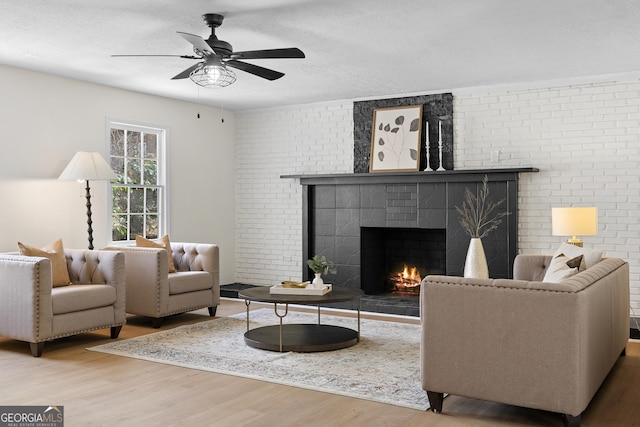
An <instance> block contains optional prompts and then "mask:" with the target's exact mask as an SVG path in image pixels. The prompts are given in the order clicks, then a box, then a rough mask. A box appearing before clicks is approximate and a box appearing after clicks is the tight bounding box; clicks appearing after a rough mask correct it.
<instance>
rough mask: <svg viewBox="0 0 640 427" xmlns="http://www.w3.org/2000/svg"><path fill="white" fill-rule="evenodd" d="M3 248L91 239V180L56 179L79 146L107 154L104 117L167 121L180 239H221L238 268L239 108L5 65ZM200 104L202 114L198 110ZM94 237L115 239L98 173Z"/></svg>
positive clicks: (226, 259) (226, 260) (229, 275)
mask: <svg viewBox="0 0 640 427" xmlns="http://www.w3.org/2000/svg"><path fill="white" fill-rule="evenodd" d="M0 94H1V96H0V123H1V124H0V203H1V204H2V208H0V251H15V250H17V246H16V242H17V241H22V242H25V243H27V244H31V245H34V246H44V245H45V244H48V243H50V242H52V241H53V240H55V239H57V238H58V237H62V239H63V243H64V245H65V247H70V248H84V247H86V246H87V244H88V243H87V232H86V230H87V225H86V209H85V202H86V200H85V198H84V186H83V185H82V184H78V183H76V182H69V181H58V180H57V177H58V175H59V174H60V172H62V170H63V169H64V167H65V166H66V164H67V163H68V161H69V160H70V159H71V157H73V155H74V154H75V152H76V151H99V152H101V153H103V155H106V151H107V142H106V140H105V138H106V130H105V124H106V120H107V118H110V119H118V120H122V121H125V122H132V123H138V124H150V125H155V126H159V127H166V128H168V129H169V132H168V144H167V153H168V159H169V188H170V208H169V209H170V229H169V237H170V238H171V240H174V241H197V242H213V243H216V244H218V245H220V247H221V250H220V256H221V282H222V283H230V282H233V281H234V280H235V279H234V272H235V236H234V226H233V224H234V217H235V197H234V187H233V182H232V180H230V178H229V177H233V176H234V170H235V146H234V141H235V131H236V124H235V117H234V116H233V114H230V113H227V114H225V122H224V124H223V123H221V121H220V117H221V114H220V111H219V110H217V109H213V108H208V107H204V106H197V105H195V104H190V103H185V102H180V101H175V100H169V99H166V98H160V97H155V96H149V95H144V94H141V93H136V92H130V91H124V90H118V89H113V88H108V87H105V86H99V85H94V84H90V83H84V82H79V81H76V80H70V79H65V78H60V77H55V76H51V75H47V74H42V73H35V72H31V71H27V70H22V69H16V68H11V67H6V66H0ZM198 111H200V115H201V118H200V119H198V118H197V117H196V114H197V112H198ZM91 188H92V196H93V197H92V205H93V206H92V211H93V217H92V219H93V229H94V246H95V247H96V248H100V247H101V246H104V245H106V244H107V243H108V240H109V239H110V230H109V229H108V222H107V221H108V210H107V206H106V203H107V195H106V192H107V184H106V183H104V182H92V184H91Z"/></svg>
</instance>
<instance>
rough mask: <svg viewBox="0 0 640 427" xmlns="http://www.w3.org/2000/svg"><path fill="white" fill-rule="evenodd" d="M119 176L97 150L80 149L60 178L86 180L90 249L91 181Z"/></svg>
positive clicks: (91, 244) (91, 246)
mask: <svg viewBox="0 0 640 427" xmlns="http://www.w3.org/2000/svg"><path fill="white" fill-rule="evenodd" d="M116 178H117V176H116V174H115V173H114V172H113V170H111V167H110V166H109V165H108V164H107V162H106V161H105V160H104V158H103V157H102V156H101V155H100V153H97V152H86V151H78V152H77V153H76V155H75V156H73V159H71V161H70V162H69V164H68V165H67V167H66V168H64V170H63V171H62V173H61V174H60V176H59V177H58V179H61V180H77V181H85V183H86V187H85V190H86V194H85V197H86V198H87V225H88V228H87V232H88V233H89V249H93V227H92V226H91V224H92V223H93V221H91V188H90V187H89V181H96V180H100V181H104V180H110V179H116Z"/></svg>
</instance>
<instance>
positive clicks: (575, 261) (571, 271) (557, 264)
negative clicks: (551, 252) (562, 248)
mask: <svg viewBox="0 0 640 427" xmlns="http://www.w3.org/2000/svg"><path fill="white" fill-rule="evenodd" d="M583 259H584V257H583V256H582V255H579V256H577V257H575V258H571V259H570V258H568V257H567V256H566V255H565V254H559V255H558V256H554V257H553V259H552V260H551V264H549V268H547V272H546V273H545V275H544V279H542V281H543V282H551V283H558V282H561V281H563V280H564V279H568V278H569V277H571V276H573V275H575V274H577V273H578V271H580V267H579V266H580V264H581V263H582V260H583Z"/></svg>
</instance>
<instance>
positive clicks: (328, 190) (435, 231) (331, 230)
mask: <svg viewBox="0 0 640 427" xmlns="http://www.w3.org/2000/svg"><path fill="white" fill-rule="evenodd" d="M522 172H537V169H535V168H517V169H500V170H461V171H445V172H438V173H435V172H434V173H429V172H415V173H414V172H398V173H362V174H360V173H354V174H338V175H287V176H283V177H282V178H296V179H299V180H300V184H301V185H302V269H303V271H302V277H303V278H305V279H307V280H309V279H311V278H312V275H311V270H309V269H308V267H307V265H306V260H307V259H309V258H311V257H313V255H325V256H326V257H327V259H329V260H332V261H334V262H335V264H336V265H337V267H338V273H337V274H335V275H331V276H329V277H328V280H329V281H330V282H331V283H333V285H334V286H340V287H345V288H351V289H364V292H365V295H364V296H363V298H362V309H363V310H365V311H375V312H383V313H392V314H401V315H410V316H418V315H419V309H418V305H417V303H416V301H417V300H418V298H416V297H414V296H411V295H401V296H395V295H394V294H393V293H392V292H391V293H389V292H387V290H386V287H387V286H388V285H385V284H384V281H385V278H386V277H387V276H388V274H389V273H394V271H391V270H396V269H404V264H407V267H408V268H411V267H414V266H415V267H417V269H418V272H419V274H420V275H421V277H424V276H425V275H428V274H447V275H452V276H462V274H463V269H464V260H465V256H466V252H467V248H468V246H469V236H467V235H466V234H465V233H464V231H463V230H462V228H461V227H460V226H459V214H458V212H457V210H456V206H459V205H461V204H462V201H463V199H464V193H465V190H466V189H467V188H470V189H471V190H473V189H474V188H476V189H477V188H479V186H480V185H482V181H483V179H484V177H485V175H486V176H488V178H489V185H490V188H491V194H492V195H494V197H496V198H497V199H500V198H505V199H506V203H505V204H504V205H503V206H502V207H501V209H505V210H508V211H509V212H511V215H509V216H507V217H506V218H505V221H504V222H503V223H502V224H501V225H500V227H499V228H498V229H496V230H495V231H494V232H493V233H492V234H491V236H490V238H487V239H485V240H484V241H483V245H484V250H485V254H486V256H487V261H488V264H489V272H490V274H491V277H493V278H510V277H513V276H512V268H513V259H514V258H515V255H516V253H517V249H518V248H517V241H518V223H517V219H518V215H517V212H518V203H517V201H518V175H519V174H520V173H522ZM378 228H379V229H388V230H392V231H390V233H394V235H395V234H396V233H399V234H400V235H401V236H402V237H400V238H396V237H393V238H391V240H392V242H386V240H387V239H388V237H385V233H389V232H386V231H385V232H380V233H382V237H381V236H380V235H379V234H378V232H379V230H376V231H374V229H378ZM370 232H371V233H373V234H374V237H371V236H368V234H369V233H370ZM363 234H364V235H365V236H363ZM376 234H378V235H377V236H376ZM416 236H417V237H416ZM394 239H395V240H396V242H395V243H394V242H393V240H394ZM398 240H399V241H400V242H401V243H402V245H409V246H411V245H413V246H414V247H411V248H410V249H408V250H407V252H408V256H403V257H402V259H394V256H395V252H396V251H397V245H398ZM367 241H369V242H371V241H373V243H367ZM363 242H364V244H363ZM424 242H429V243H428V244H426V246H427V248H426V249H425V248H422V247H421V246H420V244H421V243H424ZM443 242H444V243H443ZM386 246H389V247H391V248H393V249H385V250H384V251H383V250H382V249H379V248H380V247H386ZM421 251H425V252H421ZM416 253H417V254H418V255H415V254H416ZM412 257H415V258H417V259H414V258H412ZM381 259H384V264H385V265H387V264H391V266H383V265H382V264H383V263H382V262H380V260H381ZM372 260H375V261H372ZM425 260H429V261H428V262H425ZM368 261H371V262H372V264H367V265H365V266H364V267H362V266H361V265H360V264H361V262H368ZM411 264H415V265H411ZM361 267H362V268H361ZM391 267H393V268H391ZM381 277H382V279H381ZM381 282H382V283H383V284H381ZM398 300H402V301H400V302H399V301H398ZM405 303H406V304H405ZM341 308H343V307H341ZM344 308H353V307H344Z"/></svg>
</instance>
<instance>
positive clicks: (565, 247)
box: [553, 242, 602, 271]
mask: <svg viewBox="0 0 640 427" xmlns="http://www.w3.org/2000/svg"><path fill="white" fill-rule="evenodd" d="M559 254H564V255H566V256H567V257H568V258H575V257H577V256H580V255H583V256H584V258H583V263H584V266H582V265H581V266H580V271H583V270H586V269H587V268H591V267H593V266H594V265H596V264H597V263H599V262H600V260H601V259H602V252H601V251H595V250H592V249H586V248H581V247H579V246H576V245H572V244H569V243H567V242H564V243H562V244H561V245H560V248H559V249H558V250H557V251H556V253H555V254H554V255H553V256H554V257H556V256H558V255H559Z"/></svg>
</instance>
